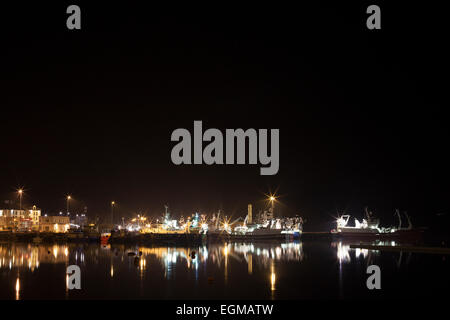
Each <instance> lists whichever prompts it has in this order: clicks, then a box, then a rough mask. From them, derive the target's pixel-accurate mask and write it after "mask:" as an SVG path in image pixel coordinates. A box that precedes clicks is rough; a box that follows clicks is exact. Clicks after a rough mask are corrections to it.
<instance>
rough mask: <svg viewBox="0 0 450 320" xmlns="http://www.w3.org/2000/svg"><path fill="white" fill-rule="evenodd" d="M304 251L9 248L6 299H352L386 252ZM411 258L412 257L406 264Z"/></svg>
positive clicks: (329, 247)
mask: <svg viewBox="0 0 450 320" xmlns="http://www.w3.org/2000/svg"><path fill="white" fill-rule="evenodd" d="M383 245H396V244H395V243H388V244H387V243H383ZM304 248H305V243H302V242H289V243H225V244H209V245H203V246H195V247H194V246H193V247H167V246H166V247H164V246H158V247H156V246H155V247H148V246H147V247H143V246H126V245H113V246H111V245H99V244H60V245H57V244H49V245H46V244H39V245H34V244H20V243H3V244H0V286H2V288H5V289H4V290H1V291H0V299H17V300H19V299H36V298H38V299H72V298H74V299H77V298H85V299H86V298H88V299H89V298H102V297H104V298H114V299H115V298H148V299H164V298H168V299H180V298H192V299H195V298H207V299H209V298H211V299H214V298H219V299H220V298H223V297H225V298H232V299H234V298H247V299H251V298H263V299H276V298H280V297H281V298H297V297H304V298H309V297H310V296H309V295H308V292H310V291H311V290H312V292H315V291H317V293H316V294H317V295H321V296H323V295H325V297H345V296H347V295H348V292H345V290H344V289H345V287H346V286H348V284H349V282H350V283H352V282H353V283H354V282H355V281H361V283H363V280H364V281H365V277H366V273H365V269H358V268H360V267H358V266H359V265H363V266H364V267H365V266H367V265H370V264H373V263H375V264H379V263H382V259H381V252H380V251H378V250H368V249H360V248H350V244H349V243H345V242H342V241H334V242H327V241H322V242H320V241H319V242H313V243H306V248H307V249H306V250H305V249H304ZM304 251H306V252H307V253H306V254H305V252H304ZM330 253H331V256H330ZM389 255H390V256H389V261H388V262H389V263H390V265H393V266H394V268H395V267H396V268H397V269H399V268H400V267H401V266H402V265H405V263H404V262H402V256H403V253H389ZM406 255H408V254H406ZM392 258H394V259H392ZM410 259H411V254H409V255H408V257H407V260H406V264H408V263H409V261H410ZM403 260H404V259H403ZM333 261H334V264H333ZM392 261H394V263H392ZM73 264H75V265H78V266H79V267H80V268H81V273H82V290H69V289H68V287H69V283H68V282H69V276H68V275H67V274H66V269H67V267H68V266H69V265H73ZM346 266H350V267H351V268H356V270H357V272H359V273H357V274H356V275H355V274H352V272H353V273H354V272H355V271H348V270H349V269H348V267H346ZM311 279H317V282H316V283H312V282H311ZM6 288H9V289H8V290H9V292H7V290H6ZM317 288H321V289H320V290H318V289H317ZM362 289H364V288H362ZM344 293H345V294H344Z"/></svg>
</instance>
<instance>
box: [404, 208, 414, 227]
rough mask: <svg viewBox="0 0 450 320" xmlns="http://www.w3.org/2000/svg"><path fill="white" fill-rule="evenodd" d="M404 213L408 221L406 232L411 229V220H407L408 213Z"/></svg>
mask: <svg viewBox="0 0 450 320" xmlns="http://www.w3.org/2000/svg"><path fill="white" fill-rule="evenodd" d="M404 213H405V216H406V219H407V220H408V230H411V229H412V223H411V219H410V218H409V216H408V213H407V212H406V211H405V212H404Z"/></svg>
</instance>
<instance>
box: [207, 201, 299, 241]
mask: <svg viewBox="0 0 450 320" xmlns="http://www.w3.org/2000/svg"><path fill="white" fill-rule="evenodd" d="M270 200H271V203H272V205H271V207H270V208H269V210H265V211H263V212H261V213H260V214H259V215H258V216H257V219H256V221H253V215H252V205H251V204H249V205H248V213H247V216H246V217H245V219H244V221H243V223H241V224H239V225H237V223H239V222H241V220H242V218H238V219H236V220H234V221H233V222H228V221H227V219H225V221H224V222H223V223H220V222H219V221H220V220H219V218H220V212H219V214H218V216H217V217H215V216H213V218H212V219H211V221H212V222H213V227H212V228H209V229H208V238H212V239H214V238H226V239H230V240H272V239H285V240H293V239H298V238H300V236H301V233H302V229H303V219H302V218H301V217H299V216H295V217H281V218H275V217H274V205H273V202H274V200H275V198H274V197H270Z"/></svg>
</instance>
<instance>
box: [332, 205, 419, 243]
mask: <svg viewBox="0 0 450 320" xmlns="http://www.w3.org/2000/svg"><path fill="white" fill-rule="evenodd" d="M395 214H396V215H397V217H398V219H399V225H398V227H393V226H391V227H380V225H379V224H380V220H379V219H376V218H374V217H373V214H372V212H370V211H368V210H367V208H365V216H366V218H365V219H362V222H360V221H359V220H358V219H356V218H354V226H350V225H348V223H349V220H350V215H347V214H344V215H341V216H339V217H338V218H337V219H336V229H333V230H331V234H333V235H335V236H338V237H347V238H360V239H364V238H372V239H391V238H419V237H421V236H422V233H423V230H422V229H417V228H413V226H412V223H411V219H410V217H409V216H408V214H407V213H406V212H404V215H405V216H406V219H407V221H408V226H407V227H402V217H401V214H400V211H399V210H396V211H395Z"/></svg>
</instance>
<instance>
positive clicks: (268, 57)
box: [0, 2, 450, 228]
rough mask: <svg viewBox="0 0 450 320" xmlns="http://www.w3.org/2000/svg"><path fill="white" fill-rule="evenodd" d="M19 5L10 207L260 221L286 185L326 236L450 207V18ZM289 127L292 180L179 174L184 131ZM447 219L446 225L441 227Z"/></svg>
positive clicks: (12, 20) (7, 164)
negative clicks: (349, 218)
mask: <svg viewBox="0 0 450 320" xmlns="http://www.w3.org/2000/svg"><path fill="white" fill-rule="evenodd" d="M69 4H75V2H74V3H72V2H71V3H63V4H53V5H49V4H42V3H41V2H39V3H38V4H33V5H25V4H21V5H20V6H17V7H10V8H4V10H2V11H3V13H4V14H3V15H2V19H1V22H0V27H1V28H0V36H1V43H2V45H1V50H0V52H1V53H0V55H1V61H2V71H1V74H0V79H1V88H2V90H1V95H0V99H1V119H2V121H1V141H2V152H1V157H0V165H1V171H0V200H5V199H11V198H15V197H16V196H15V195H14V190H15V189H16V188H18V187H24V188H25V190H26V195H25V196H24V202H26V203H27V204H37V205H38V206H39V207H41V208H42V209H43V211H44V212H49V213H51V212H57V211H60V210H64V209H65V195H66V194H68V193H70V194H72V196H73V198H74V201H73V204H72V205H73V206H74V208H82V207H83V206H87V207H88V208H89V209H88V212H89V214H90V215H100V216H102V215H106V214H107V213H108V212H109V203H110V201H111V200H115V201H116V202H117V203H118V210H120V215H124V216H130V215H131V214H133V213H137V212H139V211H146V212H147V213H149V214H152V215H157V214H160V213H161V212H162V211H163V210H164V207H163V205H164V204H166V203H168V204H169V205H170V207H171V208H172V211H173V213H175V214H181V213H184V214H187V213H192V212H193V211H200V212H210V211H215V210H217V209H219V208H221V209H223V210H225V211H226V212H227V214H229V215H232V214H233V215H239V214H241V215H244V214H245V212H246V206H247V203H253V204H254V207H256V208H259V207H263V206H264V194H265V193H268V192H270V191H275V190H278V194H279V195H280V196H281V197H280V198H279V201H280V203H279V204H278V205H277V206H278V208H279V210H280V213H282V214H286V215H292V214H296V213H299V214H301V215H303V216H305V217H306V218H307V219H308V221H309V222H310V226H311V227H312V228H325V227H328V225H327V224H329V223H330V222H331V221H332V218H331V215H335V213H336V209H340V210H343V209H345V208H347V210H348V212H349V213H350V214H352V215H355V216H360V215H361V214H362V209H363V207H364V206H366V205H367V206H369V207H370V208H371V209H372V210H373V211H374V212H376V213H377V214H378V215H379V216H381V217H382V218H384V219H385V220H384V221H385V222H386V224H387V223H390V222H393V221H394V218H393V212H394V209H395V208H401V209H402V210H408V211H409V212H410V213H411V214H412V215H413V216H414V217H415V221H418V222H419V224H420V223H422V224H426V223H431V222H432V221H433V220H434V219H435V218H436V214H437V213H445V212H447V213H448V212H449V210H448V209H449V203H448V195H449V194H450V193H449V191H450V188H449V186H448V185H449V183H448V181H449V176H450V175H449V163H450V162H449V160H450V159H449V156H448V154H447V150H448V136H449V129H448V118H447V117H446V114H445V106H444V105H446V106H447V107H448V103H445V101H447V95H446V92H445V90H446V91H448V78H447V77H448V73H446V72H445V70H446V65H447V61H448V56H449V55H448V51H447V50H446V48H445V47H446V42H448V39H447V38H448V34H447V33H446V30H445V29H444V27H445V21H446V20H445V19H444V18H445V16H444V12H443V10H442V9H439V8H438V7H432V6H430V5H428V6H425V5H422V6H414V5H412V4H408V5H402V6H399V7H393V6H392V4H391V5H388V4H384V3H378V4H380V6H381V10H382V29H381V30H368V29H367V28H366V26H365V21H366V18H367V14H366V13H365V10H366V8H367V5H368V4H372V3H361V4H359V5H356V4H353V5H351V4H346V5H343V4H334V5H330V4H325V3H321V4H316V5H314V6H313V5H301V6H298V5H297V6H295V7H288V6H286V5H277V4H275V3H271V4H270V5H262V4H254V5H252V6H249V7H243V6H242V4H239V5H232V4H228V3H222V4H221V5H219V4H215V5H214V6H213V5H211V4H209V5H197V6H194V5H192V4H189V5H185V6H183V7H181V6H179V5H175V4H173V5H171V6H169V7H159V6H156V5H151V6H148V7H144V6H142V4H138V3H135V4H125V3H121V4H120V5H118V4H117V5H116V4H110V3H105V4H103V5H98V7H96V6H93V5H92V4H88V3H85V2H81V3H80V2H78V3H76V4H79V5H80V7H81V11H82V29H81V30H79V31H69V30H67V28H66V18H67V16H68V15H67V14H66V13H65V11H66V7H67V6H68V5H69ZM194 120H202V121H203V126H204V128H219V129H222V130H225V129H226V128H233V129H234V128H244V129H246V128H268V129H270V128H279V129H280V170H279V173H278V174H277V175H275V176H260V175H259V167H260V165H252V166H251V165H240V166H237V165H235V166H217V165H216V166H206V165H201V166H193V165H192V166H175V165H173V164H172V162H171V160H170V152H171V148H172V146H173V145H174V143H172V142H171V141H170V135H171V133H172V131H173V130H174V129H176V128H187V129H189V130H190V131H191V132H192V131H193V121H194ZM430 221H431V222H430Z"/></svg>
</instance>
